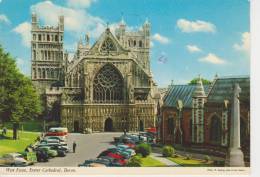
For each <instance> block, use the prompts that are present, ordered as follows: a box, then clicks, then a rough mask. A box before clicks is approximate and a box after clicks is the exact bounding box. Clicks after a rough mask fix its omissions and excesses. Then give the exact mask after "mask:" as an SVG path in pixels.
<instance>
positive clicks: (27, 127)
mask: <svg viewBox="0 0 260 177" xmlns="http://www.w3.org/2000/svg"><path fill="white" fill-rule="evenodd" d="M3 126H5V127H6V128H8V129H12V128H13V123H12V122H5V123H4V125H2V127H3ZM19 126H20V128H19V129H20V130H22V129H23V130H24V131H29V132H41V131H43V127H42V126H43V122H42V121H39V120H29V121H26V122H20V125H19Z"/></svg>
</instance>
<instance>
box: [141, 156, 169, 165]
mask: <svg viewBox="0 0 260 177" xmlns="http://www.w3.org/2000/svg"><path fill="white" fill-rule="evenodd" d="M141 163H142V165H141V166H142V167H165V166H166V165H165V164H164V163H162V162H160V161H158V160H156V159H154V158H152V157H150V156H147V157H144V158H141Z"/></svg>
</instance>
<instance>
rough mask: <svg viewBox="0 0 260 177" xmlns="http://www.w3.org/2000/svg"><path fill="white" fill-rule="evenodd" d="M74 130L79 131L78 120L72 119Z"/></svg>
mask: <svg viewBox="0 0 260 177" xmlns="http://www.w3.org/2000/svg"><path fill="white" fill-rule="evenodd" d="M74 132H79V121H77V120H76V121H74Z"/></svg>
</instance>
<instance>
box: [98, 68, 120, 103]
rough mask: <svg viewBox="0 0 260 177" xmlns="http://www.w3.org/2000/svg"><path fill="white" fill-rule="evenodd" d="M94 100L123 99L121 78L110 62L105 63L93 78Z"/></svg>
mask: <svg viewBox="0 0 260 177" xmlns="http://www.w3.org/2000/svg"><path fill="white" fill-rule="evenodd" d="M93 94H94V95H93V97H94V101H97V102H116V101H121V100H123V78H122V76H121V74H120V73H119V71H118V70H117V69H116V68H115V67H114V66H113V65H111V64H106V65H105V66H103V67H102V68H101V70H100V71H99V72H98V73H97V75H96V76H95V79H94V90H93Z"/></svg>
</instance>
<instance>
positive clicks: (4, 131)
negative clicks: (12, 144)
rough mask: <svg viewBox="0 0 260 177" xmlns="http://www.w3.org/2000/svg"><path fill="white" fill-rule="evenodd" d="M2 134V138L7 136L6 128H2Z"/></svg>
mask: <svg viewBox="0 0 260 177" xmlns="http://www.w3.org/2000/svg"><path fill="white" fill-rule="evenodd" d="M2 134H3V135H4V136H5V135H6V134H7V128H6V127H4V128H3V132H2Z"/></svg>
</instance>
